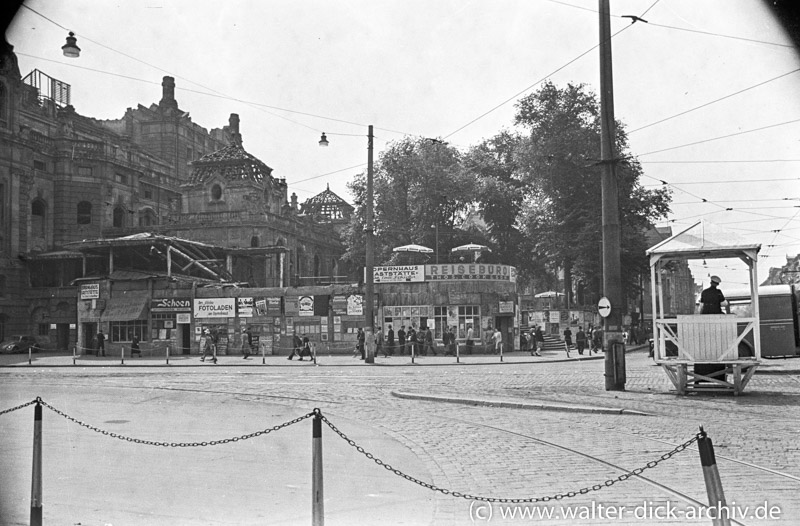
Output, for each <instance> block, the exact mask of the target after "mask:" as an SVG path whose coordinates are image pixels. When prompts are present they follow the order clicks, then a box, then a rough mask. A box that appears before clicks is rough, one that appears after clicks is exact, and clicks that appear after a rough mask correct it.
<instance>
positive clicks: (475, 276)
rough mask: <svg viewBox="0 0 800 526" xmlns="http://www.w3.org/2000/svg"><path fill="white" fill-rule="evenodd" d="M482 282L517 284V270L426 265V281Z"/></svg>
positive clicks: (476, 266) (495, 267)
mask: <svg viewBox="0 0 800 526" xmlns="http://www.w3.org/2000/svg"><path fill="white" fill-rule="evenodd" d="M441 280H482V281H509V282H511V283H516V281H517V269H516V268H514V267H512V266H509V265H488V264H478V263H475V264H446V265H425V281H441Z"/></svg>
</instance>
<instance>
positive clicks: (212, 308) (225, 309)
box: [194, 298, 236, 318]
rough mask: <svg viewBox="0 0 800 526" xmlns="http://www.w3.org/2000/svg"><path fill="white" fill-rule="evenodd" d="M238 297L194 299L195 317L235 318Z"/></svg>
mask: <svg viewBox="0 0 800 526" xmlns="http://www.w3.org/2000/svg"><path fill="white" fill-rule="evenodd" d="M235 316H236V298H203V299H196V300H194V317H195V318H233V317H235Z"/></svg>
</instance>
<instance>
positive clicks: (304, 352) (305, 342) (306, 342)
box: [297, 334, 314, 362]
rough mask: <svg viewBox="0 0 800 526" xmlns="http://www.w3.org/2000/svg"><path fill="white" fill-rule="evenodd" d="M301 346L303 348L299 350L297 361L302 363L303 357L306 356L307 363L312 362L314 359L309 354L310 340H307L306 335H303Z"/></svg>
mask: <svg viewBox="0 0 800 526" xmlns="http://www.w3.org/2000/svg"><path fill="white" fill-rule="evenodd" d="M302 345H303V346H302V347H301V348H300V359H299V360H297V361H298V362H302V361H303V356H308V361H312V360H313V359H314V357H313V355H312V353H311V340H309V339H308V334H304V335H303V340H302Z"/></svg>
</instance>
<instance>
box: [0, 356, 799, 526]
mask: <svg viewBox="0 0 800 526" xmlns="http://www.w3.org/2000/svg"><path fill="white" fill-rule="evenodd" d="M573 354H574V353H573ZM393 359H394V360H399V359H400V358H399V357H395V358H393ZM329 362H330V363H329V365H328V366H319V367H313V366H306V367H296V366H291V367H289V366H287V367H267V368H253V367H246V368H244V367H242V368H222V367H191V368H175V369H164V368H157V369H156V368H147V367H128V368H91V367H79V368H46V367H32V368H22V367H12V368H3V369H0V381H1V382H2V384H0V385H2V387H1V388H0V393H2V400H3V401H4V403H3V404H2V407H0V409H3V408H5V407H8V406H13V405H16V404H17V403H20V402H24V401H26V399H23V398H22V396H23V394H22V393H25V394H27V393H31V392H39V391H41V392H42V394H41V396H42V398H44V399H45V400H47V392H48V391H52V390H53V389H57V390H58V392H59V393H61V394H60V395H59V396H60V397H62V398H60V401H62V402H63V403H66V402H67V401H69V398H70V397H69V394H68V393H70V392H76V393H77V392H80V391H81V390H85V389H91V390H92V392H94V393H97V396H100V397H102V396H103V393H104V390H105V389H107V390H108V392H109V393H111V392H114V393H119V392H131V393H137V392H138V393H144V392H146V393H148V396H151V397H154V398H157V397H158V395H159V393H162V394H164V396H169V397H170V399H171V400H172V399H176V400H183V401H186V402H190V401H198V400H202V401H204V403H205V402H207V403H221V402H224V404H225V405H226V406H227V407H236V408H240V409H241V410H242V411H245V413H247V410H248V408H252V409H253V412H254V414H256V413H257V412H258V408H260V407H264V406H265V404H270V406H274V405H278V406H280V407H282V408H284V409H285V411H284V412H285V414H287V415H294V416H299V415H301V414H304V413H307V412H308V411H309V410H311V409H312V408H313V407H319V408H321V410H322V412H323V414H324V415H326V416H327V417H328V418H329V419H330V420H331V421H332V422H333V423H334V424H335V425H337V426H338V427H339V428H340V430H341V431H343V432H344V433H347V434H351V432H355V434H354V435H353V436H354V437H355V436H356V435H358V436H363V437H367V435H366V434H365V433H363V432H361V431H359V428H358V426H364V427H366V428H368V429H369V430H370V431H371V432H372V433H373V434H375V436H379V437H384V438H385V440H374V439H372V438H370V439H369V440H368V442H367V443H365V444H363V445H364V446H365V448H366V449H367V451H368V452H369V453H371V454H374V456H375V457H378V458H379V459H380V460H381V461H382V462H385V463H387V464H390V465H391V466H392V467H394V468H397V469H399V470H402V471H408V474H409V475H411V476H414V477H418V478H420V479H421V480H423V481H425V482H426V483H430V484H432V485H434V486H436V487H437V488H443V489H445V490H448V491H455V492H459V493H464V494H469V495H471V496H485V497H492V498H501V499H527V498H531V497H554V496H557V495H563V494H566V493H568V492H575V493H577V495H575V496H572V497H568V498H556V499H554V500H550V501H548V502H545V503H538V507H536V508H534V507H533V506H528V507H526V508H515V507H514V506H512V505H511V504H503V503H491V505H488V504H487V503H484V502H481V501H476V500H474V499H464V498H454V497H453V496H451V495H445V494H443V493H441V492H435V493H434V492H433V491H431V490H427V489H424V488H420V487H418V486H414V485H413V484H412V483H411V482H409V481H407V480H404V479H402V478H400V477H398V476H396V475H395V474H393V473H392V472H390V471H389V470H382V469H381V468H380V467H379V466H377V465H372V464H373V462H372V461H371V460H370V459H368V458H365V456H364V455H362V454H361V453H359V452H358V451H356V450H355V449H353V448H350V447H347V446H346V444H345V443H344V442H342V444H345V447H340V446H335V447H336V448H337V449H336V452H337V453H336V455H337V457H336V458H337V460H341V461H342V462H344V465H342V464H337V466H338V469H342V470H343V472H340V473H331V469H329V468H327V467H326V477H329V478H326V480H330V478H333V479H335V480H344V479H346V478H347V477H348V474H352V473H354V472H353V471H351V470H356V469H357V470H360V471H358V474H359V476H360V474H362V473H366V472H369V473H370V475H369V476H370V477H373V478H371V479H370V480H372V481H373V482H370V483H369V484H368V485H367V486H366V487H364V488H363V489H361V488H360V487H356V488H355V489H353V492H354V493H351V494H349V495H350V497H349V498H353V499H355V500H356V501H360V500H362V499H363V500H365V501H368V500H369V499H370V498H374V496H375V495H376V493H380V492H381V491H384V490H381V489H379V488H378V486H380V487H381V488H391V490H392V491H397V492H399V494H400V496H401V497H402V498H403V499H404V500H403V506H405V507H404V508H402V507H401V508H397V507H395V508H392V509H393V510H394V511H393V512H392V513H393V514H391V515H386V516H383V515H380V513H377V514H372V515H369V520H368V522H364V524H434V525H439V524H443V525H457V524H468V523H471V522H478V523H481V522H488V521H487V520H486V519H487V517H488V515H489V513H491V514H492V520H491V521H490V522H491V523H497V524H531V523H535V524H659V525H662V524H663V525H667V524H669V525H677V524H709V523H710V520H708V519H707V518H702V519H697V520H694V519H693V518H692V517H691V515H690V514H692V513H696V512H697V510H698V506H699V505H700V504H701V503H704V502H707V497H706V490H705V485H704V481H703V475H702V470H701V466H700V462H699V456H698V453H697V448H696V444H692V445H691V446H690V447H689V448H688V449H686V450H685V451H682V452H679V453H677V454H675V455H674V456H672V457H671V458H668V459H666V460H663V461H660V462H659V464H658V465H657V466H655V467H652V468H650V469H647V470H645V471H644V472H643V473H642V474H641V476H640V477H631V478H630V479H628V480H625V481H619V482H616V483H614V484H611V485H605V484H604V483H605V481H611V480H615V479H617V478H618V477H619V476H620V475H621V474H623V473H624V472H626V471H630V470H633V469H635V468H638V467H642V466H645V465H647V463H648V462H651V461H654V460H659V458H660V457H662V456H663V455H665V454H666V453H668V452H670V451H672V450H673V449H674V448H675V447H676V446H678V445H680V444H682V443H684V442H686V441H687V440H689V439H691V438H692V437H693V436H694V435H695V434H696V433H697V432H698V429H699V426H701V425H702V426H704V428H705V429H706V430H707V431H708V433H709V436H710V437H711V438H712V439H713V442H714V447H715V450H716V454H717V463H718V466H719V471H720V474H721V477H722V483H723V487H724V489H725V495H726V497H727V501H728V504H729V505H731V506H733V505H734V503H735V505H736V506H738V508H737V510H739V512H745V510H744V507H747V508H748V509H747V510H746V513H745V516H744V517H737V520H736V521H734V522H733V523H734V524H747V525H760V524H800V451H799V450H800V440H798V431H799V430H798V424H797V422H798V417H800V403H798V402H800V361H781V362H767V363H766V364H765V365H764V366H763V367H762V369H761V370H760V372H759V373H757V374H756V375H755V376H754V377H753V380H752V381H751V383H750V384H749V385H748V387H747V390H746V391H745V393H743V394H742V395H741V396H738V397H733V396H730V395H706V394H704V395H689V396H683V397H679V396H677V395H675V394H674V391H673V390H672V386H671V384H670V383H669V381H668V379H667V377H666V375H665V373H664V372H663V371H662V370H661V369H660V368H659V367H657V366H655V365H654V364H652V361H651V360H649V359H648V358H647V355H646V353H645V352H634V353H632V354H629V355H628V359H627V362H628V363H627V384H626V391H624V392H607V391H605V390H604V378H603V367H604V364H603V362H602V360H583V361H580V362H578V361H575V360H571V361H569V362H557V361H554V360H553V359H551V360H547V361H543V362H536V363H531V362H530V360H522V359H521V358H519V359H517V360H516V361H514V360H513V359H511V357H510V361H509V362H507V363H504V364H491V365H490V364H472V365H467V364H464V365H452V366H446V367H444V366H442V367H438V366H431V365H433V364H435V363H438V362H436V359H434V358H428V359H427V362H426V364H425V365H422V366H411V365H400V364H399V363H398V361H395V362H393V363H394V365H393V366H388V367H386V366H365V365H363V364H359V366H350V365H349V362H345V360H344V359H342V360H340V362H341V363H338V362H337V359H332V360H329ZM37 390H38V391H37ZM398 391H403V392H411V393H420V394H438V395H444V396H453V397H456V396H457V397H460V398H463V399H472V400H474V401H475V402H476V403H477V402H481V401H482V402H486V401H491V400H506V401H527V402H533V401H535V402H540V403H544V404H547V403H552V404H562V405H574V406H587V405H589V406H595V407H603V408H623V409H629V410H634V411H640V412H645V413H648V414H649V416H640V415H628V414H617V415H613V414H599V413H587V412H580V411H556V410H534V409H518V408H507V407H490V406H487V405H470V404H468V403H459V404H453V403H442V402H432V401H424V400H410V399H404V398H399V397H396V396H393V393H395V392H398ZM63 393H67V394H63ZM109 402H110V403H113V400H109ZM142 403H143V404H146V403H154V402H147V401H143V402H142ZM191 403H195V402H191ZM174 406H175V407H173V405H166V406H165V405H163V404H162V405H157V406H155V407H157V408H158V411H160V412H163V413H164V414H165V415H168V414H169V412H170V411H173V410H175V411H179V410H180V406H181V403H180V402H176V403H174ZM78 407H79V406H78ZM0 418H3V417H0ZM153 418H156V417H155V416H154V417H153ZM156 421H157V420H156ZM221 421H222V419H220V418H217V417H214V418H209V422H208V424H209V425H212V426H215V423H217V422H221ZM260 424H261V421H260V420H259V419H256V418H254V422H253V425H254V426H255V429H259V427H258V426H259V425H260ZM168 429H169V428H168V427H167V426H163V427H161V428H159V431H166V430H168ZM225 431H226V430H225V428H221V427H219V426H215V427H214V433H213V436H214V437H215V438H217V437H219V436H220V433H222V436H226V435H225ZM323 436H324V437H325V443H326V444H330V443H331V442H332V441H335V440H338V439H336V438H335V437H334V436H333V433H332V432H331V431H330V430H329V429H327V428H325V429H324V431H323ZM409 453H410V454H412V455H413V457H414V459H416V460H417V461H418V462H417V463H416V464H413V465H412V464H409V460H408V456H407V455H408V454H409ZM326 460H327V457H326ZM356 466H358V467H357V468H356ZM407 466H408V467H407ZM414 468H416V469H417V470H420V471H418V472H413V469H414ZM333 469H336V468H333ZM370 470H373V471H374V472H373V471H370ZM195 476H202V474H195ZM376 480H378V481H380V484H377V485H376V482H374V481H376ZM595 485H601V486H602V489H600V490H599V491H590V492H587V493H583V494H582V493H580V491H579V490H581V489H585V488H592V486H595ZM327 495H328V493H326V496H327ZM332 505H334V504H333V503H332ZM427 505H430V512H429V513H428V512H426V513H427V514H426V513H419V511H420V510H427V509H428V508H425V506H427ZM601 506H602V507H601ZM623 506H624V507H625V508H624V509H622V508H621V507H623ZM758 506H761V508H757V507H758ZM326 507H328V503H327V502H326ZM672 507H674V509H673V508H672ZM773 507H774V508H773ZM771 508H772V509H771ZM398 509H400V510H403V509H405V510H408V511H409V512H408V513H407V514H405V513H403V511H399V512H398V511H397V510H398ZM770 509H771V512H772V514H773V517H774V516H779V519H775V520H771V519H769V518H764V517H763V516H762V515H763V514H764V513H767V512H769V511H770ZM410 510H416V511H417V512H418V513H413V514H412V513H410ZM609 510H610V511H609ZM511 513H516V514H517V515H516V517H515V518H511V517H510V515H509V514H511ZM523 513H529V514H532V515H528V516H525V517H523V516H522V515H521V514H523ZM548 513H552V514H553V515H552V517H549V518H548V517H547V516H546V514H548ZM567 513H575V514H576V515H575V517H573V518H569V517H566V516H565V514H567ZM503 514H505V516H503ZM537 514H545V515H537ZM421 515H424V516H422V517H421ZM357 517H358V516H357ZM362 517H366V515H364V516H362ZM662 517H663V518H662ZM348 520H349V524H358V523H359V522H358V520H357V519H356V520H355V522H354V520H353V518H352V516H351V517H350V519H348ZM365 520H366V519H365ZM76 522H77V521H76ZM211 523H212V522H209V524H211ZM218 523H219V524H228V523H226V522H224V521H222V522H213V524H218ZM234 523H235V522H230V523H229V524H234ZM263 523H264V524H272V523H274V524H277V523H278V522H263ZM280 523H281V524H294V523H295V522H292V520H291V518H288V519H285V521H284V522H280ZM328 523H329V524H333V523H336V522H331V521H328ZM83 524H87V523H83Z"/></svg>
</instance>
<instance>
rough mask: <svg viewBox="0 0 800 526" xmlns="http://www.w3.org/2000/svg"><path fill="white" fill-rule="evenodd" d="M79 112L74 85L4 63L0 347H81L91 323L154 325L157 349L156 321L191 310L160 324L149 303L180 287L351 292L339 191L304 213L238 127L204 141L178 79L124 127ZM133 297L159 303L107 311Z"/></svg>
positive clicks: (7, 55)
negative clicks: (19, 341)
mask: <svg viewBox="0 0 800 526" xmlns="http://www.w3.org/2000/svg"><path fill="white" fill-rule="evenodd" d="M54 88H55V89H54ZM71 102H72V101H71V100H70V89H69V85H68V84H67V83H65V82H62V81H59V80H57V79H53V78H50V77H49V76H47V75H46V74H44V73H42V72H39V71H34V72H32V73H30V74H29V75H26V76H25V77H22V75H21V74H20V71H19V67H18V63H17V58H16V55H14V53H13V48H11V46H8V47H7V48H6V49H5V50H4V51H3V52H2V53H0V338H4V337H6V336H9V335H12V334H33V335H35V336H37V337H39V339H40V340H41V341H42V342H43V343H44V347H45V348H49V349H71V348H72V347H73V346H74V345H79V346H85V345H86V344H87V343H88V341H89V338H88V336H89V332H91V331H94V330H95V329H96V327H91V326H82V325H81V324H82V323H96V324H99V325H98V326H97V327H100V328H104V330H105V331H108V330H110V329H111V326H110V325H107V324H111V323H115V324H117V326H118V332H117V334H119V335H120V336H121V337H122V336H125V337H129V336H130V334H131V333H130V331H127V330H123V331H122V332H120V330H119V323H121V322H122V321H131V322H137V321H138V322H139V323H138V324H137V323H133V324H132V326H134V327H139V329H135V330H144V329H141V326H142V323H141V322H142V321H145V322H146V325H147V331H148V332H149V333H150V334H148V338H147V340H150V337H149V336H151V335H152V334H156V333H153V332H152V330H153V327H151V326H152V325H154V320H162V321H161V322H160V326H159V322H158V321H156V322H155V325H156V326H157V327H156V328H157V329H158V330H159V331H160V330H161V329H163V328H164V325H168V324H169V323H164V322H165V321H166V322H169V321H173V320H172V318H175V320H174V322H175V323H177V318H178V317H177V314H178V313H180V312H181V311H170V310H169V307H166V308H167V311H164V310H163V309H162V310H161V312H160V315H159V316H156V317H153V316H154V315H155V314H157V313H158V310H159V307H155V310H154V308H153V306H152V305H151V304H150V303H149V302H150V301H151V300H153V298H156V299H163V298H164V297H169V296H170V295H181V294H182V293H181V294H178V293H177V292H174V291H176V290H183V289H187V290H189V291H190V294H191V290H193V289H194V290H196V289H198V288H204V287H217V288H219V289H220V290H223V289H227V288H238V287H278V288H286V287H295V286H298V285H307V286H320V285H327V284H330V283H337V282H342V283H345V282H349V281H352V280H353V279H354V278H353V276H352V275H351V274H353V273H352V272H351V269H349V268H347V267H343V266H342V264H341V263H340V261H339V258H340V256H341V254H342V253H343V252H344V249H343V247H342V245H341V243H340V242H339V230H340V228H341V227H343V225H344V224H346V223H347V221H348V219H349V217H350V214H351V213H352V210H353V209H352V207H351V206H350V205H349V204H347V203H346V202H344V201H343V200H341V199H339V198H338V197H337V196H335V194H334V195H333V198H332V197H331V195H329V194H332V193H331V192H330V191H329V190H328V191H326V192H324V193H323V194H320V196H317V197H318V198H319V199H316V198H315V199H311V200H309V201H307V202H306V203H298V201H297V197H296V195H294V194H292V195H291V197H290V196H288V195H287V194H288V187H287V183H286V181H285V180H284V179H280V178H276V177H274V176H273V174H272V168H270V167H269V166H267V165H266V164H265V163H264V162H262V161H260V160H259V159H257V158H255V157H254V156H252V155H251V154H249V153H247V151H246V150H245V149H244V148H243V146H242V143H243V141H242V137H241V134H240V133H239V117H238V116H237V115H236V114H231V116H230V119H229V122H228V124H227V125H226V126H223V127H221V128H216V129H212V130H207V129H206V128H203V127H202V126H200V125H198V124H197V123H195V122H193V121H192V118H191V116H190V114H189V113H188V112H186V111H184V110H183V109H181V108H180V107H179V104H178V101H177V100H176V99H175V81H174V79H172V78H171V77H164V79H163V83H162V96H161V99H160V100H159V102H158V103H153V104H151V105H149V106H143V105H138V106H137V107H136V108H135V109H134V108H128V109H127V110H126V111H125V113H124V115H123V117H122V118H121V119H115V120H99V119H93V118H90V117H86V116H83V115H80V114H79V113H78V112H77V111H76V109H75V108H74V107H73V106H72V104H71ZM321 201H325V202H326V203H327V204H326V205H325V206H322V203H321ZM330 201H334V202H335V206H333V207H330V206H328V205H329V204H330V203H329V202H330ZM148 236H149V237H148ZM115 240H117V241H115ZM204 269H205V270H204ZM355 279H356V281H357V278H355ZM87 285H90V286H88V287H87ZM82 291H88V292H85V293H84V294H85V295H86V294H88V295H89V296H94V294H95V292H96V293H97V296H96V297H93V298H86V299H81V293H82ZM158 291H165V292H164V293H162V294H159V292H158ZM170 291H173V292H170ZM129 294H130V295H131V296H130V297H134V296H137V297H138V296H139V295H142V294H149V297H148V300H147V301H144V302H142V300H140V299H137V301H135V302H133V303H134V304H135V305H139V304H143V307H142V309H141V312H138V313H133V314H135V315H136V316H137V318H136V319H131V320H112V319H111V318H119V317H120V316H126V315H129V314H130V313H127V314H123V313H122V310H120V309H117V308H110V309H106V307H110V306H113V305H114V304H118V303H120V301H121V300H120V298H122V297H123V296H127V295H129ZM92 300H94V301H92ZM98 303H99V304H100V307H102V308H101V309H99V310H98ZM106 310H108V313H107V314H106V316H105V318H107V319H104V318H103V314H102V312H104V311H106ZM123 310H124V309H123ZM134 310H135V308H134ZM126 312H127V311H126ZM131 312H132V311H131ZM181 318H182V317H181ZM80 320H83V321H80ZM109 334H110V333H109ZM157 334H158V335H159V336H161V335H164V334H165V333H163V332H159V333H157ZM166 334H168V335H169V336H172V334H171V332H168V333H166ZM112 336H113V335H112ZM121 341H124V340H121Z"/></svg>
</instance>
